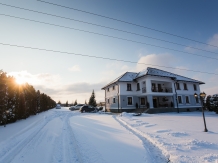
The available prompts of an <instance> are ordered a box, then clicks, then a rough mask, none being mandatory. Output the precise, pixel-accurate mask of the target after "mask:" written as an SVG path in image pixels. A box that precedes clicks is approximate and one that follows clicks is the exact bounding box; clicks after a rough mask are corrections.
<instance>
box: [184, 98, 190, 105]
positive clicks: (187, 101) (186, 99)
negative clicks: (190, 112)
mask: <svg viewBox="0 0 218 163" xmlns="http://www.w3.org/2000/svg"><path fill="white" fill-rule="evenodd" d="M185 102H186V103H187V104H189V103H190V102H189V97H188V96H185Z"/></svg>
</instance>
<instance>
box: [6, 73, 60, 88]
mask: <svg viewBox="0 0 218 163" xmlns="http://www.w3.org/2000/svg"><path fill="white" fill-rule="evenodd" d="M8 75H9V76H14V77H15V78H22V79H23V80H24V81H26V82H27V83H29V84H31V85H40V84H48V85H50V86H53V85H54V81H55V83H58V82H59V81H60V76H59V75H51V74H48V73H41V74H35V75H33V74H31V73H29V72H27V71H26V70H25V71H20V72H10V73H8Z"/></svg>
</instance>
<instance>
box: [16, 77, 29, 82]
mask: <svg viewBox="0 0 218 163" xmlns="http://www.w3.org/2000/svg"><path fill="white" fill-rule="evenodd" d="M16 82H17V84H25V83H26V82H27V81H26V79H25V78H24V77H23V76H17V77H16Z"/></svg>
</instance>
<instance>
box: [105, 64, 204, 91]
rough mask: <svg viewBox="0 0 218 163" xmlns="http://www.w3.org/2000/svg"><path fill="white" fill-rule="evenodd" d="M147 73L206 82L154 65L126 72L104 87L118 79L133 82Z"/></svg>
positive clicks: (180, 79)
mask: <svg viewBox="0 0 218 163" xmlns="http://www.w3.org/2000/svg"><path fill="white" fill-rule="evenodd" d="M146 75H153V76H160V77H168V78H174V79H175V80H177V81H187V82H194V83H199V84H205V83H204V82H201V81H198V80H194V79H191V78H187V77H184V76H180V75H177V74H174V73H171V72H167V71H163V70H160V69H156V68H152V67H148V68H147V69H145V70H142V71H140V72H139V73H135V72H126V73H124V74H123V75H121V76H119V77H118V78H116V79H115V80H113V81H112V82H110V83H109V84H107V85H106V86H104V87H103V88H102V89H104V88H105V87H107V86H109V85H111V84H114V83H116V82H118V81H121V82H131V81H133V80H134V79H137V78H140V77H142V76H146Z"/></svg>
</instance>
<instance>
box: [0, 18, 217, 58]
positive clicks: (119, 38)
mask: <svg viewBox="0 0 218 163" xmlns="http://www.w3.org/2000/svg"><path fill="white" fill-rule="evenodd" d="M0 15H2V16H7V17H11V18H16V19H21V20H26V21H31V22H35V23H41V24H47V25H51V26H56V27H61V28H66V29H71V30H77V31H80V32H86V33H91V34H95V35H99V36H104V37H109V38H114V39H118V40H124V41H128V42H134V43H138V44H143V45H148V46H153V47H157V48H162V49H166V50H171V51H175V52H180V53H184V54H191V55H195V56H198V57H203V58H209V59H214V60H218V58H214V57H209V56H204V55H200V54H195V53H190V52H184V51H181V50H176V49H172V48H167V47H163V46H158V45H153V44H148V43H145V42H140V41H134V40H130V39H125V38H121V37H116V36H111V35H106V34H101V33H97V32H91V31H86V30H82V29H76V28H72V27H67V26H62V25H57V24H52V23H47V22H42V21H38V20H32V19H27V18H21V17H17V16H12V15H6V14H0Z"/></svg>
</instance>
